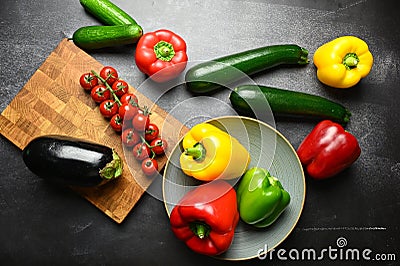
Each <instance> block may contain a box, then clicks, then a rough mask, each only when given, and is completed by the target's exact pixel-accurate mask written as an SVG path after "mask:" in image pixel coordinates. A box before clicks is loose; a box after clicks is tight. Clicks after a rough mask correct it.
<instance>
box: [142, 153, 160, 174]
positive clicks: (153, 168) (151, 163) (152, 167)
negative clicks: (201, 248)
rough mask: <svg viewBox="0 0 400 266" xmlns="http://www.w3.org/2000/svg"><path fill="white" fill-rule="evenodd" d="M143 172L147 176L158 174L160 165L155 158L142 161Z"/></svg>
mask: <svg viewBox="0 0 400 266" xmlns="http://www.w3.org/2000/svg"><path fill="white" fill-rule="evenodd" d="M142 171H143V173H144V174H145V175H146V176H149V177H150V176H154V175H156V174H157V173H158V163H157V161H156V160H155V159H153V158H145V159H143V161H142Z"/></svg>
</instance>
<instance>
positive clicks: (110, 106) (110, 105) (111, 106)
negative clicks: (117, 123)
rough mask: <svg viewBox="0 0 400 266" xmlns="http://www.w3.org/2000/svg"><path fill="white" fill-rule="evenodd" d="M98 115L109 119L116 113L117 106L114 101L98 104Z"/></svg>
mask: <svg viewBox="0 0 400 266" xmlns="http://www.w3.org/2000/svg"><path fill="white" fill-rule="evenodd" d="M100 113H101V114H102V115H103V116H104V117H105V118H111V117H113V115H115V114H117V113H118V104H117V103H116V102H115V101H114V100H105V101H103V102H101V103H100Z"/></svg>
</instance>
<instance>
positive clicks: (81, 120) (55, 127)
mask: <svg viewBox="0 0 400 266" xmlns="http://www.w3.org/2000/svg"><path fill="white" fill-rule="evenodd" d="M102 67H103V65H102V64H101V63H99V62H98V61H96V60H95V59H94V58H93V57H91V56H90V55H88V54H87V53H86V52H84V51H83V50H81V49H80V48H78V47H77V46H75V45H74V44H73V42H71V41H68V40H67V39H63V40H62V41H61V42H60V44H59V45H58V46H57V47H56V48H55V50H54V51H53V52H51V54H50V55H49V56H48V58H47V59H46V60H45V61H44V63H43V64H42V65H41V66H40V67H39V69H38V70H37V71H36V72H35V73H34V74H33V76H32V77H31V78H30V79H29V81H28V82H27V83H26V84H25V85H24V87H23V88H22V89H21V90H20V91H19V92H18V94H17V95H16V96H15V98H14V99H13V100H12V101H11V102H10V104H9V105H8V106H7V107H6V108H5V110H4V111H3V112H2V114H1V116H0V133H1V134H2V135H3V136H4V137H6V138H7V139H9V140H10V141H11V142H12V143H14V144H15V145H16V146H17V147H18V148H20V149H21V150H22V149H23V148H24V147H25V146H26V145H27V144H28V143H29V142H30V141H31V140H32V139H33V138H35V137H38V136H41V135H48V134H58V135H67V136H71V137H77V138H81V139H84V140H89V141H93V142H96V143H100V144H103V145H106V146H109V147H113V148H114V149H115V150H116V151H117V153H118V154H119V155H120V156H121V157H123V160H124V170H123V174H122V176H121V177H120V178H118V179H116V180H113V181H111V182H109V183H107V184H105V185H103V186H100V187H96V188H75V187H72V188H71V189H73V190H74V191H76V192H77V193H79V194H80V195H82V196H83V197H84V198H86V199H87V200H88V201H89V202H91V203H92V204H94V205H95V206H96V207H97V208H99V209H100V210H101V211H102V212H104V213H105V214H106V215H108V216H109V217H111V218H112V219H113V220H114V221H115V222H117V223H121V222H122V221H123V220H124V219H125V218H126V216H127V215H128V214H129V212H130V211H131V210H132V208H133V207H134V206H135V204H136V203H137V202H138V200H139V199H140V197H141V196H142V195H143V193H145V191H146V189H147V188H148V187H149V186H150V184H151V183H152V181H153V180H152V179H149V178H148V177H146V176H145V175H143V173H142V172H141V170H140V165H139V163H138V162H136V161H135V160H134V159H133V158H132V156H129V154H130V153H129V152H128V150H126V148H124V147H123V145H122V143H121V137H120V134H118V133H116V132H114V130H113V129H112V128H111V127H110V125H109V121H108V120H106V119H105V118H103V117H102V116H101V114H100V112H99V108H98V105H97V104H96V103H95V102H94V101H93V100H92V99H91V97H90V94H89V93H87V92H85V91H84V90H83V89H82V87H81V86H80V85H79V77H80V76H81V75H82V74H83V73H85V72H89V71H91V70H94V71H96V72H97V73H99V72H100V69H101V68H102ZM113 67H115V68H116V69H117V71H118V66H117V65H115V66H113ZM120 75H121V73H120ZM130 92H133V93H135V94H136V96H137V97H138V99H139V105H140V106H148V107H151V116H150V118H151V121H152V122H153V123H155V124H157V125H158V126H159V127H160V130H161V136H162V137H163V138H165V139H166V140H167V141H168V143H169V147H171V148H172V147H174V146H175V144H176V143H177V142H178V141H179V139H180V138H181V137H182V136H183V135H184V134H185V133H186V132H187V130H188V129H187V128H186V127H184V126H183V125H182V124H181V123H180V122H179V121H178V120H176V119H175V118H173V117H171V116H170V115H168V113H167V112H166V111H164V110H163V109H161V108H160V107H159V106H157V105H156V104H154V103H152V102H151V101H150V100H149V99H148V98H147V97H145V96H144V95H143V94H141V93H140V92H139V91H137V90H136V89H135V88H134V87H132V86H130ZM167 154H168V153H167ZM157 160H158V163H159V169H162V168H163V167H164V166H165V164H166V161H167V156H166V155H164V156H162V157H157Z"/></svg>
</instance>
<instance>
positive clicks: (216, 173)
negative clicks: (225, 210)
mask: <svg viewBox="0 0 400 266" xmlns="http://www.w3.org/2000/svg"><path fill="white" fill-rule="evenodd" d="M182 146H183V148H184V152H183V153H182V154H181V156H180V164H181V168H182V171H183V172H184V173H185V174H187V175H189V176H192V177H194V178H196V179H198V180H202V181H212V180H214V179H217V178H220V179H233V178H236V177H240V176H242V175H243V174H244V172H245V171H246V170H247V166H248V164H249V162H250V154H249V152H248V151H247V149H246V148H245V147H244V146H243V145H242V144H241V143H240V142H239V141H238V140H237V139H236V138H234V137H232V136H231V135H229V134H228V133H226V132H224V131H222V130H220V129H219V128H217V127H215V126H213V125H211V124H208V123H201V124H197V125H195V126H194V127H192V129H191V130H190V131H189V132H188V133H187V134H186V135H185V137H184V138H183V140H182Z"/></svg>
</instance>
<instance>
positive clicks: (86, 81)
mask: <svg viewBox="0 0 400 266" xmlns="http://www.w3.org/2000/svg"><path fill="white" fill-rule="evenodd" d="M79 83H80V84H81V86H82V88H83V89H84V90H85V91H91V90H92V89H93V88H94V87H95V86H97V85H98V84H99V80H98V78H97V77H96V76H95V75H93V74H92V73H90V72H89V73H84V74H82V76H81V77H80V78H79Z"/></svg>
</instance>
